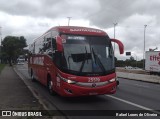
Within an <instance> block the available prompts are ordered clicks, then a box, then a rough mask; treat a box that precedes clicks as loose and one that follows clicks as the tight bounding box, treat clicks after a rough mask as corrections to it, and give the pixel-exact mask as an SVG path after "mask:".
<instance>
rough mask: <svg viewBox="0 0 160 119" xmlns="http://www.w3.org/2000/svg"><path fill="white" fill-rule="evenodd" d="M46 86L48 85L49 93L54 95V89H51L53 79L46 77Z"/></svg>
mask: <svg viewBox="0 0 160 119" xmlns="http://www.w3.org/2000/svg"><path fill="white" fill-rule="evenodd" d="M47 87H48V91H49V93H50V94H51V95H55V94H56V93H55V91H54V90H53V81H52V80H51V79H50V78H49V79H48V85H47Z"/></svg>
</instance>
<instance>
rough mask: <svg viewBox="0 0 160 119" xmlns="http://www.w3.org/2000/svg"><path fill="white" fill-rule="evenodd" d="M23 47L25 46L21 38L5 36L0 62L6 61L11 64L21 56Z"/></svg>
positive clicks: (23, 39) (24, 40)
mask: <svg viewBox="0 0 160 119" xmlns="http://www.w3.org/2000/svg"><path fill="white" fill-rule="evenodd" d="M24 47H27V44H26V39H25V38H24V37H23V36H20V37H16V36H6V37H5V38H4V40H3V41H2V52H1V58H2V61H3V60H6V59H7V60H8V61H9V63H10V64H11V62H12V61H15V60H16V59H17V57H18V56H19V55H23V51H24V50H23V48H24Z"/></svg>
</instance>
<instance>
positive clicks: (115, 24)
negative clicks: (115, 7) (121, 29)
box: [113, 23, 118, 54]
mask: <svg viewBox="0 0 160 119" xmlns="http://www.w3.org/2000/svg"><path fill="white" fill-rule="evenodd" d="M117 24H118V23H113V25H114V38H115V37H116V26H117ZM114 54H115V43H114Z"/></svg>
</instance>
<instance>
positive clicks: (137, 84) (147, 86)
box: [133, 84, 149, 88]
mask: <svg viewBox="0 0 160 119" xmlns="http://www.w3.org/2000/svg"><path fill="white" fill-rule="evenodd" d="M133 85H135V86H138V87H143V88H149V86H145V85H140V84H133Z"/></svg>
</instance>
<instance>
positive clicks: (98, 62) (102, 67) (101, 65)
mask: <svg viewBox="0 0 160 119" xmlns="http://www.w3.org/2000/svg"><path fill="white" fill-rule="evenodd" d="M92 53H93V57H94V59H95V63H96V64H99V67H100V68H101V70H102V71H103V72H106V70H105V68H104V66H103V64H102V62H101V60H100V59H99V57H98V56H97V55H96V54H95V52H94V50H93V48H92Z"/></svg>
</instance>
